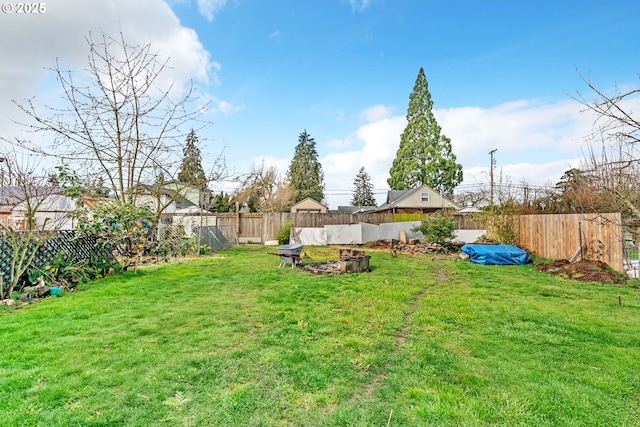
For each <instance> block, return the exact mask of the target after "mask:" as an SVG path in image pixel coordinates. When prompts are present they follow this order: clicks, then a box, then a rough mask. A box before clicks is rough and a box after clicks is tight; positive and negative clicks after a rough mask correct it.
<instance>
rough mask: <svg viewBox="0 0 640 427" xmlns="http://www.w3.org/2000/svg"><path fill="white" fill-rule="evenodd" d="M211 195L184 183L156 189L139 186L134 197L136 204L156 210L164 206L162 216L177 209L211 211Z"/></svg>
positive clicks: (149, 186)
mask: <svg viewBox="0 0 640 427" xmlns="http://www.w3.org/2000/svg"><path fill="white" fill-rule="evenodd" d="M212 201H213V194H212V193H211V191H210V190H209V189H206V188H205V189H202V188H199V187H196V186H195V185H191V184H187V183H184V182H174V181H172V182H168V183H165V184H163V185H162V187H158V186H157V185H145V186H140V189H139V193H138V195H137V197H136V204H137V205H139V206H141V205H145V204H146V205H149V206H151V207H152V209H154V210H155V209H156V208H157V206H158V204H160V206H166V207H165V209H164V210H163V211H162V213H164V214H173V213H175V212H176V210H178V209H184V208H189V207H193V206H195V207H199V208H202V209H205V210H211V203H212Z"/></svg>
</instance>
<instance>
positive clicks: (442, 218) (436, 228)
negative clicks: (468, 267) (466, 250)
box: [412, 212, 458, 246]
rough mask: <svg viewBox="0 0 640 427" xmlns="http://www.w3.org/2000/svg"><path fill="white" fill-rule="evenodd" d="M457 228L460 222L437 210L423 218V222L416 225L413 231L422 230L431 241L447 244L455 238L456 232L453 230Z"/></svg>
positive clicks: (426, 238)
mask: <svg viewBox="0 0 640 427" xmlns="http://www.w3.org/2000/svg"><path fill="white" fill-rule="evenodd" d="M457 228H458V223H457V222H456V221H454V220H453V219H452V218H451V217H450V216H448V215H443V214H442V213H440V212H437V213H435V214H432V215H430V216H429V218H427V219H425V220H423V221H422V224H420V225H419V226H417V227H414V228H413V229H412V231H419V232H421V233H422V235H423V236H424V238H425V240H427V241H429V242H433V243H437V244H439V245H442V246H447V245H449V244H450V242H451V240H452V239H453V238H455V234H454V233H453V232H454V231H455V230H456V229H457Z"/></svg>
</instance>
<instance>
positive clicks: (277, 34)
mask: <svg viewBox="0 0 640 427" xmlns="http://www.w3.org/2000/svg"><path fill="white" fill-rule="evenodd" d="M279 39H280V31H278V30H276V31H273V32H271V33H269V40H279Z"/></svg>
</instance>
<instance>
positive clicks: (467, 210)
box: [458, 206, 482, 214]
mask: <svg viewBox="0 0 640 427" xmlns="http://www.w3.org/2000/svg"><path fill="white" fill-rule="evenodd" d="M478 212H482V211H481V210H480V209H478V208H476V207H475V206H467V207H466V208H464V209H460V210H459V211H458V213H459V214H472V213H478Z"/></svg>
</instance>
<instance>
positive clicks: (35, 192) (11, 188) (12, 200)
mask: <svg viewBox="0 0 640 427" xmlns="http://www.w3.org/2000/svg"><path fill="white" fill-rule="evenodd" d="M26 193H27V196H32V197H43V196H46V195H49V194H60V189H59V188H57V187H56V188H52V187H44V186H35V187H30V188H29V189H28V190H27V191H26ZM26 198H27V197H26V196H25V189H24V188H23V187H22V186H19V185H8V186H4V187H0V205H4V206H15V205H17V204H18V203H20V202H22V201H23V200H25V199H26Z"/></svg>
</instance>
